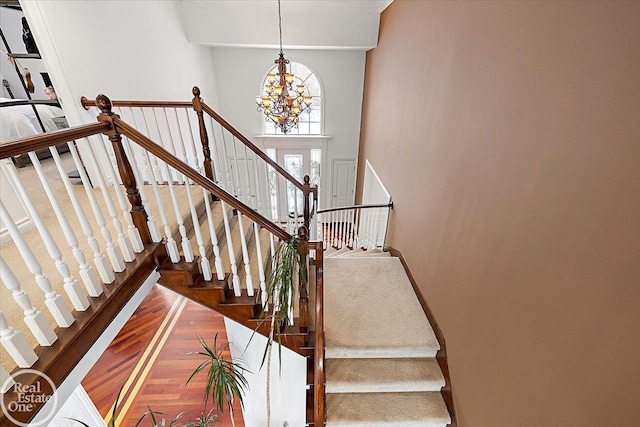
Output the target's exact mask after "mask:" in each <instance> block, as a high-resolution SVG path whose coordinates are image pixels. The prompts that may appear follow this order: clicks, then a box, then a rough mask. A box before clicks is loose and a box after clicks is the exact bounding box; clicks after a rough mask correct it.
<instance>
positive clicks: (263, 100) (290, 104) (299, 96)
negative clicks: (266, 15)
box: [256, 0, 312, 134]
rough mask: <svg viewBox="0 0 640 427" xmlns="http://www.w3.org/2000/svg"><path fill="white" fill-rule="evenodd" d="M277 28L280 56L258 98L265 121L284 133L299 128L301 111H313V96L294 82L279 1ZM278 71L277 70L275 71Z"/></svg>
mask: <svg viewBox="0 0 640 427" xmlns="http://www.w3.org/2000/svg"><path fill="white" fill-rule="evenodd" d="M278 30H279V34H280V55H279V57H278V59H276V60H275V61H274V63H275V64H277V67H276V68H275V69H274V70H272V72H271V73H269V74H267V77H266V79H265V85H264V91H263V93H262V95H261V96H258V97H256V104H257V105H258V111H259V112H263V113H264V115H265V120H266V121H268V122H272V123H274V124H275V125H276V126H277V127H278V128H279V129H280V130H281V131H282V133H285V134H286V133H288V132H289V131H290V130H291V129H292V128H297V127H298V121H299V120H300V114H302V113H310V112H311V99H312V97H311V96H310V95H309V94H308V89H307V87H306V85H305V84H304V81H302V80H300V79H298V80H300V82H299V83H300V84H297V85H294V82H295V76H294V75H293V73H292V72H291V70H287V68H288V67H287V65H288V64H289V60H288V59H286V58H285V57H284V53H283V51H282V9H281V6H280V0H278ZM274 71H275V72H274Z"/></svg>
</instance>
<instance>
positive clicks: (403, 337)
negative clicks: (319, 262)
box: [324, 257, 440, 358]
mask: <svg viewBox="0 0 640 427" xmlns="http://www.w3.org/2000/svg"><path fill="white" fill-rule="evenodd" d="M324 280H325V283H327V290H328V291H327V292H326V295H325V319H326V321H325V335H326V357H327V358H404V357H435V355H436V353H437V352H438V350H439V349H440V345H439V344H438V341H437V339H436V336H435V334H434V333H433V330H432V329H431V326H430V325H429V322H428V320H427V318H426V316H425V315H424V311H423V310H422V307H421V305H420V303H419V302H418V299H417V298H416V295H415V292H414V290H413V287H412V286H411V283H410V282H409V279H408V277H407V275H406V273H405V271H404V268H403V267H402V264H401V262H400V260H399V259H398V258H395V257H374V258H367V257H362V258H359V257H346V258H328V259H326V260H325V265H324ZM354 307H357V309H354Z"/></svg>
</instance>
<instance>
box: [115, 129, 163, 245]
mask: <svg viewBox="0 0 640 427" xmlns="http://www.w3.org/2000/svg"><path fill="white" fill-rule="evenodd" d="M122 145H123V147H124V149H125V151H126V153H127V156H128V157H129V158H130V159H131V160H132V163H131V168H132V169H133V176H134V178H135V179H136V183H137V184H138V192H139V193H140V200H142V206H144V211H145V212H146V213H147V226H148V227H149V234H151V240H152V241H154V242H159V241H161V240H162V236H160V230H158V226H157V225H156V219H155V217H154V216H153V209H152V208H151V204H150V203H149V198H148V196H147V190H145V188H144V180H143V179H142V175H140V170H139V169H138V164H137V161H136V158H135V155H134V153H133V150H132V149H131V143H130V142H129V138H126V137H125V138H123V141H122Z"/></svg>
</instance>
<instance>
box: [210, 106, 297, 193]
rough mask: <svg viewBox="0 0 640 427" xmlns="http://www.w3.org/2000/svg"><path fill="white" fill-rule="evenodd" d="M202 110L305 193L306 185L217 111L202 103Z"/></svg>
mask: <svg viewBox="0 0 640 427" xmlns="http://www.w3.org/2000/svg"><path fill="white" fill-rule="evenodd" d="M202 109H203V110H204V111H206V113H207V114H208V115H209V116H210V117H211V118H212V119H214V120H215V121H216V122H218V123H220V126H222V127H223V128H225V129H226V130H228V131H229V132H230V133H231V134H232V135H233V136H235V137H236V138H238V139H239V140H240V141H242V143H243V144H244V145H246V146H247V147H248V148H249V149H250V150H251V151H253V152H254V153H255V154H256V155H257V156H258V157H260V158H261V159H262V160H264V161H265V162H267V164H269V166H271V167H272V168H273V169H275V170H276V171H278V173H279V174H280V175H282V176H283V177H285V178H286V179H287V181H289V182H291V183H292V184H293V185H295V186H296V187H298V188H299V189H300V190H302V191H304V184H302V183H301V182H300V181H298V180H297V179H296V178H294V177H293V175H291V174H290V173H289V172H287V171H286V170H284V169H283V168H282V166H280V165H279V164H278V163H276V162H274V161H273V160H272V159H271V157H269V156H267V154H266V153H265V152H264V151H262V150H261V149H259V148H258V147H256V146H255V145H254V144H253V142H251V141H249V140H248V139H247V138H246V137H245V136H244V135H242V134H241V133H240V132H238V130H237V129H236V128H234V127H233V126H231V125H230V124H229V122H227V121H226V120H225V119H223V118H222V117H221V116H220V115H219V114H218V113H216V112H215V111H213V109H212V108H211V107H209V106H208V105H207V104H206V103H204V102H202Z"/></svg>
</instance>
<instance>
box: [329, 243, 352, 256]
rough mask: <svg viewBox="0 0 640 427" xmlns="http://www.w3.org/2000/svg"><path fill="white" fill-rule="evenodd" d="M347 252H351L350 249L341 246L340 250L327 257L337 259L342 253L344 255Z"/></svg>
mask: <svg viewBox="0 0 640 427" xmlns="http://www.w3.org/2000/svg"><path fill="white" fill-rule="evenodd" d="M349 251H351V249H350V248H348V247H346V246H343V247H342V248H340V249H338V250H336V251H335V252H332V253H331V255H328V256H327V257H331V258H333V257H338V256H340V255H342V254H343V253H346V252H349Z"/></svg>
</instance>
